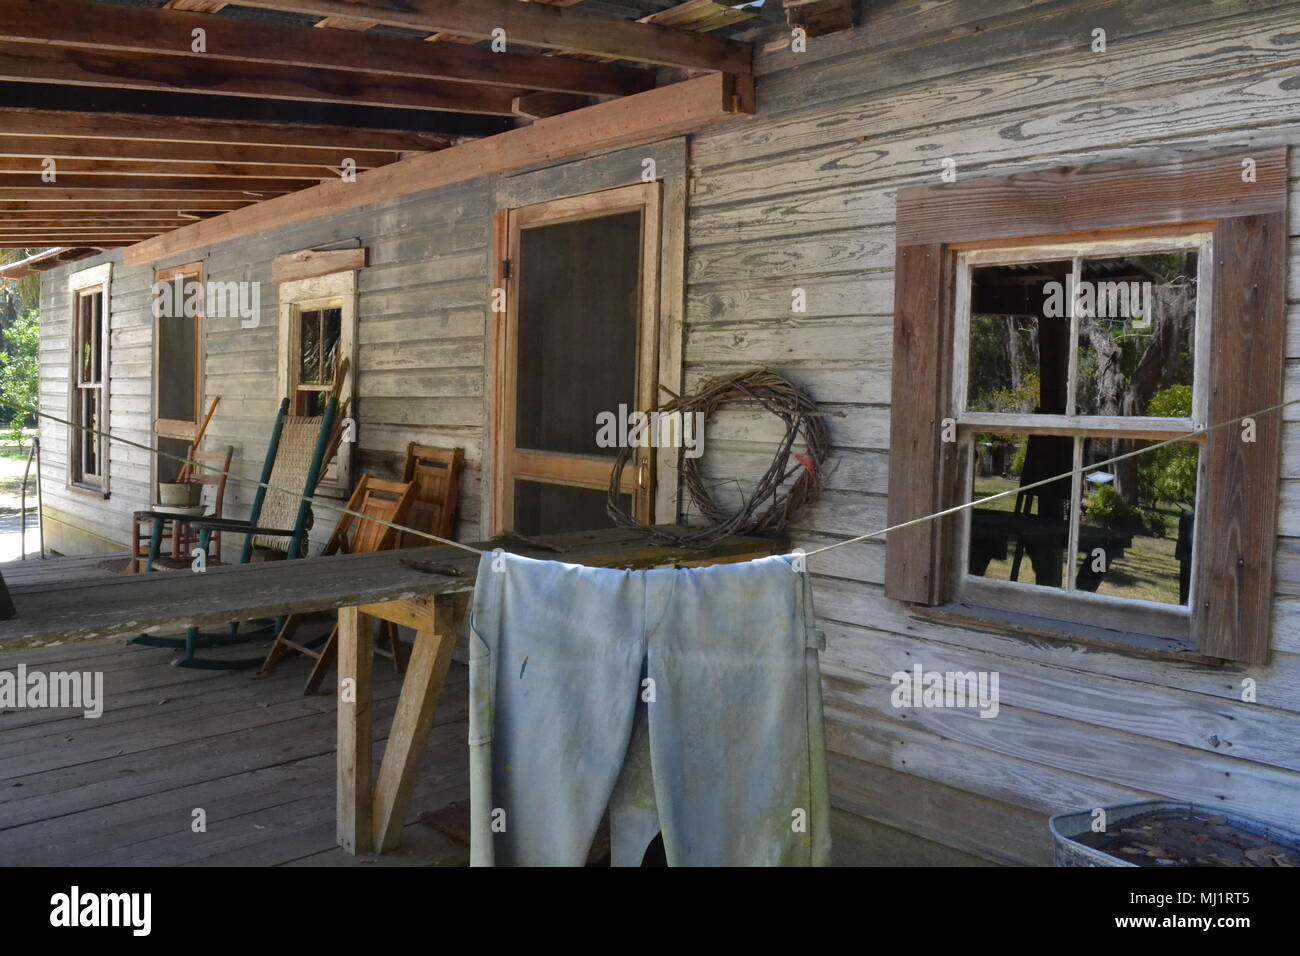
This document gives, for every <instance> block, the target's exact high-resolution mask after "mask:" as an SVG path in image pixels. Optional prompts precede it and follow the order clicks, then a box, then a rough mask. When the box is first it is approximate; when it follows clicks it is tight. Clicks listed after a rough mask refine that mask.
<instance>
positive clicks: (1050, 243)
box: [884, 149, 1288, 663]
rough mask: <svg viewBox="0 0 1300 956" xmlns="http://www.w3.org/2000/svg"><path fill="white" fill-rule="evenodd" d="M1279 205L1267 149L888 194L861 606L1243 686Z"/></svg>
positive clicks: (1266, 573)
mask: <svg viewBox="0 0 1300 956" xmlns="http://www.w3.org/2000/svg"><path fill="white" fill-rule="evenodd" d="M1247 167H1249V168H1250V169H1251V170H1252V171H1253V175H1252V176H1250V177H1244V176H1243V174H1242V170H1243V168H1247ZM1287 202H1288V157H1287V151H1286V150H1285V149H1269V150H1254V151H1252V152H1251V154H1250V155H1249V156H1245V155H1244V154H1241V153H1234V152H1206V153H1201V154H1180V155H1178V156H1176V157H1165V158H1162V159H1155V160H1151V161H1137V160H1133V161H1127V160H1126V161H1122V162H1114V163H1099V164H1095V165H1088V166H1073V167H1068V168H1059V169H1044V170H1038V171H1022V172H1017V173H1016V174H1015V175H1011V176H1002V177H990V178H973V179H966V180H961V181H958V182H955V183H942V184H937V185H927V186H916V187H907V188H904V189H900V190H899V193H898V208H897V216H896V217H895V218H896V225H895V232H896V239H897V244H896V254H895V268H894V286H895V299H894V337H893V345H894V351H893V365H892V370H891V371H892V386H891V388H892V392H891V402H890V406H891V407H890V432H889V496H888V511H889V518H888V520H889V524H890V525H891V526H901V527H897V530H895V531H892V532H890V534H889V535H888V540H887V543H886V555H885V575H884V578H885V580H884V585H885V594H886V596H888V597H889V598H892V599H894V600H896V601H900V602H904V603H906V604H908V605H910V606H913V607H915V608H918V609H920V608H926V607H929V608H933V609H934V610H933V611H929V612H924V611H922V612H920V613H927V614H929V615H931V616H933V617H934V618H935V619H937V620H940V621H951V622H953V623H958V624H974V626H977V627H980V628H981V629H994V630H1001V631H1007V632H1010V633H1015V634H1034V635H1041V636H1049V637H1055V638H1059V639H1068V640H1079V641H1083V642H1089V643H1094V644H1100V645H1102V646H1105V647H1108V648H1127V649H1131V650H1133V651H1135V652H1137V653H1141V654H1159V655H1165V656H1169V657H1171V658H1174V659H1177V660H1187V659H1189V658H1190V657H1193V656H1195V655H1199V656H1200V657H1201V658H1204V659H1226V660H1233V661H1246V662H1251V663H1261V662H1265V661H1267V660H1268V658H1269V651H1270V641H1271V638H1272V623H1271V622H1272V614H1273V601H1274V597H1273V592H1274V562H1275V556H1276V553H1277V550H1278V543H1277V528H1278V508H1277V504H1278V499H1279V476H1280V474H1281V447H1282V428H1281V418H1282V415H1281V414H1280V403H1281V402H1282V401H1283V397H1282V396H1283V374H1284V371H1285V367H1284V366H1285V359H1284V356H1285V355H1286V344H1285V335H1286V264H1287V259H1286V255H1287V237H1288V229H1287V222H1286V212H1287ZM949 512H950V513H949ZM941 514H943V515H944V517H934V516H936V515H941ZM921 518H926V519H927V520H923V521H918V520H917V519H921Z"/></svg>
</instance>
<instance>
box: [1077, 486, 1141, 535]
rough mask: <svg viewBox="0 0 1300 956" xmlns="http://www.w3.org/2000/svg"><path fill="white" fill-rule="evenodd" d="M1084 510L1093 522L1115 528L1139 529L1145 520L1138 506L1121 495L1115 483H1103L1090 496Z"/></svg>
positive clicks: (1104, 526)
mask: <svg viewBox="0 0 1300 956" xmlns="http://www.w3.org/2000/svg"><path fill="white" fill-rule="evenodd" d="M1084 511H1085V513H1086V514H1087V516H1088V521H1089V522H1090V523H1091V524H1094V525H1099V526H1100V527H1103V528H1111V529H1114V530H1117V531H1118V530H1137V529H1139V528H1142V527H1143V525H1144V524H1145V522H1144V521H1143V520H1142V515H1141V514H1140V513H1139V512H1138V510H1137V509H1136V508H1134V507H1133V506H1132V505H1130V504H1129V503H1128V502H1127V501H1125V500H1124V499H1123V498H1121V497H1120V496H1119V494H1118V493H1116V491H1115V486H1114V485H1109V484H1107V485H1101V486H1100V487H1098V488H1097V490H1096V491H1094V492H1093V493H1092V494H1090V495H1089V496H1088V500H1087V501H1086V502H1085V503H1084Z"/></svg>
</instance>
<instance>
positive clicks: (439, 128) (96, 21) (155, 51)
mask: <svg viewBox="0 0 1300 956" xmlns="http://www.w3.org/2000/svg"><path fill="white" fill-rule="evenodd" d="M769 8H770V9H769ZM345 14H346V15H345ZM781 16H782V13H781V10H780V4H778V3H773V2H772V0H768V3H767V4H765V5H761V6H757V7H756V6H753V5H752V4H744V5H742V4H726V3H717V2H713V0H686V2H680V0H474V2H472V3H463V2H445V0H239V2H238V3H227V2H223V0H165V2H164V0H9V2H6V3H4V4H3V5H0V248H40V247H46V246H61V247H64V249H65V250H78V249H86V250H92V249H104V248H112V247H118V246H127V245H132V244H134V243H136V242H139V241H142V240H144V239H148V238H150V237H153V236H157V235H159V234H162V233H165V232H169V231H171V230H173V229H177V228H179V227H181V226H185V225H187V224H190V223H193V222H195V221H196V220H199V219H205V218H209V217H213V216H218V215H221V214H222V213H224V212H229V211H231V210H235V209H239V208H242V207H244V206H248V205H252V204H255V203H257V202H260V201H262V200H265V199H269V198H272V197H275V196H281V195H284V194H286V193H292V192H296V191H298V190H301V189H306V188H309V187H311V186H314V185H316V184H318V183H321V182H327V181H332V180H337V179H339V178H340V170H341V169H342V168H343V166H344V163H345V161H347V160H351V161H352V162H354V163H355V167H356V169H357V171H358V172H362V171H365V170H368V169H374V168H376V167H380V166H384V165H387V164H390V163H393V162H396V161H398V160H400V159H402V158H404V157H408V156H411V155H414V154H417V153H424V152H430V151H436V150H442V149H446V148H448V147H450V146H453V145H456V144H459V143H462V142H465V141H467V140H472V139H478V138H482V137H486V136H491V135H494V134H496V133H501V132H504V131H506V130H509V129H513V128H515V127H517V126H519V125H524V124H528V123H530V122H532V121H534V120H535V119H539V118H543V117H546V116H551V115H556V114H558V113H563V112H568V111H571V110H575V109H579V108H582V107H584V106H587V105H591V104H594V103H598V102H603V101H607V100H611V99H617V98H620V97H624V96H629V95H634V94H636V93H640V92H644V91H646V90H650V89H654V88H655V87H658V86H664V85H667V84H669V83H672V82H676V81H679V80H682V79H686V78H689V77H692V76H698V75H700V74H704V73H710V72H724V73H725V72H748V70H749V63H750V57H751V50H750V47H749V44H747V43H745V42H742V41H741V40H740V39H738V37H743V36H745V35H746V34H747V33H750V32H752V31H753V30H754V29H755V27H758V26H762V25H763V24H764V21H766V20H770V19H773V18H780V17H781ZM498 26H499V27H502V28H504V29H505V30H506V40H507V51H506V52H494V51H493V50H492V49H491V41H490V37H491V34H492V30H493V29H495V28H496V27H498ZM199 29H201V30H202V31H203V34H202V37H203V45H204V48H205V49H204V52H196V50H195V49H194V46H195V43H196V41H195V40H194V36H195V31H196V30H199ZM51 164H52V166H51ZM51 168H52V170H53V173H54V176H53V180H52V181H50V176H49V175H48V172H49V171H50V170H51ZM69 254H70V253H68V252H66V251H65V253H64V255H69Z"/></svg>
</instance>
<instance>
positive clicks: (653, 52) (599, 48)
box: [239, 0, 753, 75]
mask: <svg viewBox="0 0 1300 956" xmlns="http://www.w3.org/2000/svg"><path fill="white" fill-rule="evenodd" d="M239 5H240V6H244V7H258V8H260V9H264V10H281V11H286V12H290V13H303V14H309V15H311V16H318V17H335V16H342V17H350V18H354V19H363V18H364V19H366V20H369V21H372V22H374V23H377V24H384V25H386V26H394V27H406V28H408V29H414V30H428V31H429V32H430V33H454V34H458V35H461V36H469V37H476V38H479V39H490V38H491V37H492V31H493V30H497V29H503V30H505V31H506V43H507V44H508V45H510V46H513V45H519V46H530V47H543V48H547V49H558V50H565V51H567V52H571V53H585V54H591V55H595V56H608V57H612V58H614V59H617V60H633V61H637V62H641V63H654V64H657V65H660V66H675V67H679V68H681V69H687V70H710V71H714V70H716V71H722V72H727V73H735V74H741V75H746V74H749V73H751V72H752V70H753V50H752V48H751V46H750V45H749V44H748V43H739V42H737V41H734V40H726V39H722V38H720V37H713V36H709V35H707V34H704V33H690V32H686V31H683V30H674V29H671V28H669V27H663V26H659V25H657V24H653V23H638V22H636V21H634V20H618V19H614V18H610V17H602V16H596V15H594V14H591V13H585V12H583V10H582V9H581V8H580V7H572V8H568V7H553V6H545V5H542V4H537V3H520V2H519V0H239ZM321 32H322V33H326V32H328V31H321ZM353 35H354V36H355V34H353ZM548 59H562V58H558V57H548Z"/></svg>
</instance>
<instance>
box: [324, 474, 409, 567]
mask: <svg viewBox="0 0 1300 956" xmlns="http://www.w3.org/2000/svg"><path fill="white" fill-rule="evenodd" d="M414 501H415V486H414V485H413V484H412V483H411V482H408V481H385V480H384V479H382V478H375V477H373V476H371V475H362V476H361V480H360V481H359V482H358V483H357V487H356V490H355V491H353V492H352V497H351V498H349V499H348V506H347V507H348V511H352V512H356V513H357V514H362V515H365V516H366V517H367V518H378V519H379V520H380V521H387V522H391V523H392V524H404V523H405V522H406V521H407V520H408V517H409V514H410V511H411V506H412V504H413V503H414ZM397 534H398V532H397V529H396V528H390V527H389V526H388V525H386V524H380V523H379V522H378V521H365V520H363V519H361V518H358V517H355V516H354V515H351V514H345V515H343V517H342V518H340V519H339V523H338V527H336V528H335V529H334V534H333V536H332V537H331V538H330V540H329V542H328V543H327V544H326V545H325V550H324V552H323V553H324V554H336V553H340V552H341V553H343V554H370V553H372V552H375V551H386V550H388V549H389V548H391V547H393V544H394V542H395V541H396V540H397Z"/></svg>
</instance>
